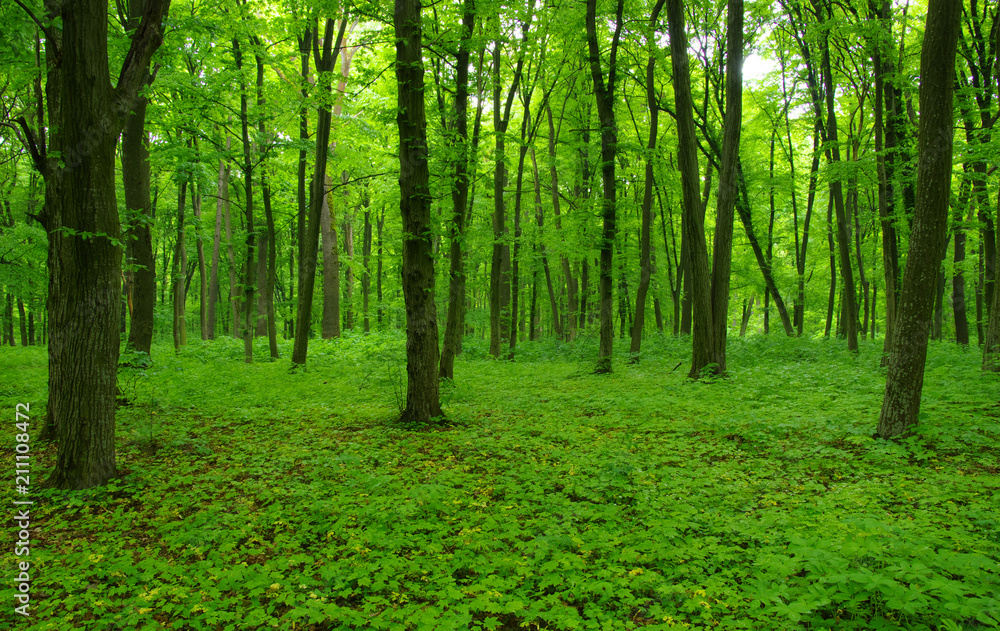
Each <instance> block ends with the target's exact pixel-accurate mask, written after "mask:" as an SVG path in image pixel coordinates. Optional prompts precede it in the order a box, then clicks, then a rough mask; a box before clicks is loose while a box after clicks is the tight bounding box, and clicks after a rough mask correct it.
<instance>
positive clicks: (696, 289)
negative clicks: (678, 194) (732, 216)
mask: <svg viewBox="0 0 1000 631" xmlns="http://www.w3.org/2000/svg"><path fill="white" fill-rule="evenodd" d="M667 16H668V18H667V19H668V22H669V26H670V55H671V59H672V61H673V66H674V71H673V76H674V99H675V102H676V113H677V137H678V149H677V162H678V166H679V169H680V172H681V190H682V192H683V195H684V216H683V219H682V221H681V223H682V226H683V230H684V237H685V238H686V240H687V242H688V268H689V271H690V276H691V300H692V320H693V335H692V347H693V349H692V359H691V370H690V371H689V372H688V377H689V378H692V379H697V378H699V377H700V376H701V373H702V370H703V369H705V368H708V367H709V366H711V365H712V364H714V363H715V361H716V358H715V357H714V355H713V351H714V349H715V341H714V340H713V339H712V336H713V335H714V328H713V326H712V298H711V293H710V291H711V276H710V272H709V269H708V244H707V243H706V241H705V228H704V224H703V221H702V219H701V216H700V212H699V207H700V206H701V199H700V197H699V194H698V146H697V140H696V138H695V127H694V106H693V103H692V99H691V74H690V70H689V69H688V52H687V51H688V46H687V33H686V32H685V29H684V6H683V3H682V2H681V1H680V0H669V1H668V2H667Z"/></svg>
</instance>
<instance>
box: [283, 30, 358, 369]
mask: <svg viewBox="0 0 1000 631" xmlns="http://www.w3.org/2000/svg"><path fill="white" fill-rule="evenodd" d="M334 26H335V22H334V20H332V19H327V21H326V30H325V32H324V35H323V49H322V56H320V52H319V51H318V50H317V51H316V58H317V59H316V72H317V74H318V75H319V77H318V83H319V86H320V91H321V92H322V95H323V97H324V98H326V99H329V95H330V93H331V87H332V86H331V80H332V78H331V74H332V73H333V67H334V64H335V63H336V61H337V54H338V53H339V52H340V45H341V44H342V43H343V41H344V31H346V30H347V20H346V19H343V20H341V22H340V27H339V29H338V31H337V43H336V46H334V44H333V31H334ZM317 29H318V26H317ZM317 33H318V30H317ZM330 119H331V111H330V107H329V105H321V106H319V107H318V108H317V121H316V160H315V162H314V168H313V180H312V191H311V193H310V197H309V217H308V222H307V225H306V228H305V235H304V238H303V240H302V244H301V246H300V249H299V253H300V254H299V281H300V285H299V287H300V289H299V308H298V314H297V316H298V317H297V319H296V324H295V342H294V345H293V349H292V365H293V366H303V365H305V363H306V355H307V354H308V350H309V331H310V326H309V325H310V321H311V320H312V301H313V293H314V291H315V288H316V251H317V249H318V244H319V231H320V218H321V215H322V214H323V213H322V211H323V205H324V200H325V199H326V181H327V180H326V160H327V155H328V153H329V144H330ZM300 168H301V167H300Z"/></svg>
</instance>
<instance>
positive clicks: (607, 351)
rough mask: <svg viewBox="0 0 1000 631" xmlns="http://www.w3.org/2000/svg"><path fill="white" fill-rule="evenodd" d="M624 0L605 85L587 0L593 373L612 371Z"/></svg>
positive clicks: (593, 9) (593, 5)
mask: <svg viewBox="0 0 1000 631" xmlns="http://www.w3.org/2000/svg"><path fill="white" fill-rule="evenodd" d="M624 8H625V4H624V0H618V7H617V9H616V16H615V31H614V35H613V36H612V38H611V52H610V56H609V59H608V81H607V84H606V85H605V83H604V76H603V73H602V71H601V52H600V47H599V46H598V42H597V0H587V20H586V22H587V48H588V50H589V52H590V75H591V78H592V79H593V81H594V94H595V96H596V98H597V117H598V120H599V121H600V124H601V182H602V185H603V186H602V188H603V189H604V199H603V201H602V204H601V215H602V218H603V221H604V229H603V232H602V235H601V248H600V251H601V265H600V287H599V294H598V295H599V300H600V314H601V329H600V346H599V348H598V351H597V367H596V368H595V370H594V372H596V373H607V372H611V351H612V344H613V339H614V335H613V329H612V326H613V318H614V315H613V313H612V309H611V290H612V275H613V274H614V270H613V269H612V256H613V253H614V246H615V236H616V234H617V225H616V224H617V201H616V186H617V183H616V182H615V162H616V161H617V156H618V123H617V121H616V120H615V87H616V85H615V79H616V75H617V72H618V67H617V56H618V42H619V40H620V38H621V32H622V28H623V27H624V22H623V21H622V12H623V11H624Z"/></svg>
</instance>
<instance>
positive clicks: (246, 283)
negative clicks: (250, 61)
mask: <svg viewBox="0 0 1000 631" xmlns="http://www.w3.org/2000/svg"><path fill="white" fill-rule="evenodd" d="M233 59H234V60H235V61H236V69H237V71H238V72H242V69H243V51H242V48H241V47H240V41H239V39H236V38H234V39H233ZM240 130H241V132H242V136H243V165H242V171H243V191H244V199H243V216H244V220H245V222H246V225H245V228H246V231H247V237H246V259H244V263H243V315H244V317H245V321H244V323H243V361H244V362H246V363H248V364H249V363H251V362H253V337H254V317H253V316H254V311H255V309H254V307H255V304H254V294H255V293H256V291H257V286H256V283H255V282H254V280H255V279H254V271H255V270H254V261H255V260H256V259H255V257H256V255H257V234H256V230H255V228H254V216H253V211H254V208H253V172H254V160H253V145H252V144H251V143H250V113H249V104H248V102H247V84H246V81H245V80H244V79H243V78H242V74H241V78H240Z"/></svg>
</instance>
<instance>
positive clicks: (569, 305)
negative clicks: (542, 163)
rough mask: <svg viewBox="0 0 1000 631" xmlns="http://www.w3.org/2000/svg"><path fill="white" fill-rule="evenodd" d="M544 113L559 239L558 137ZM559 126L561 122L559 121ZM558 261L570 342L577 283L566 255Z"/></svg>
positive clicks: (574, 325) (574, 324) (548, 111)
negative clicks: (562, 282) (546, 120)
mask: <svg viewBox="0 0 1000 631" xmlns="http://www.w3.org/2000/svg"><path fill="white" fill-rule="evenodd" d="M545 113H546V116H547V117H548V121H549V143H548V144H549V179H550V180H551V186H550V192H551V195H552V215H553V217H554V221H555V224H556V232H557V233H558V234H559V235H560V238H564V237H562V236H561V235H562V234H563V227H562V213H561V212H560V207H559V206H560V205H559V173H558V171H557V169H556V136H558V133H557V131H556V126H555V121H554V120H553V117H552V108H551V107H550V106H549V105H548V104H546V107H545ZM561 126H562V121H561V120H560V127H561ZM559 259H560V262H561V263H562V270H563V277H564V278H565V280H566V311H567V317H566V329H565V331H566V339H567V340H572V339H573V338H575V337H576V328H577V317H578V315H577V314H578V313H579V305H578V298H577V287H576V283H577V281H576V279H575V278H574V277H573V269H572V266H571V265H570V260H569V257H568V256H566V254H560V255H559Z"/></svg>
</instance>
